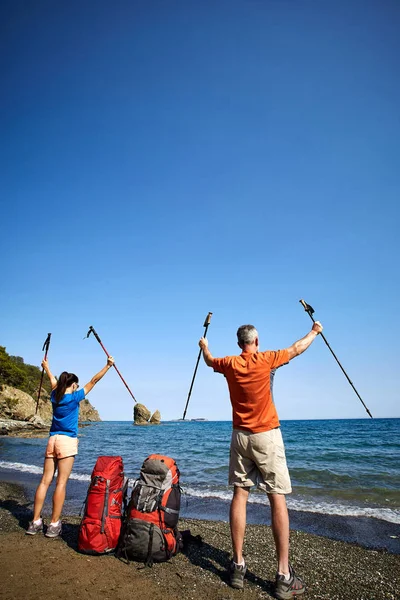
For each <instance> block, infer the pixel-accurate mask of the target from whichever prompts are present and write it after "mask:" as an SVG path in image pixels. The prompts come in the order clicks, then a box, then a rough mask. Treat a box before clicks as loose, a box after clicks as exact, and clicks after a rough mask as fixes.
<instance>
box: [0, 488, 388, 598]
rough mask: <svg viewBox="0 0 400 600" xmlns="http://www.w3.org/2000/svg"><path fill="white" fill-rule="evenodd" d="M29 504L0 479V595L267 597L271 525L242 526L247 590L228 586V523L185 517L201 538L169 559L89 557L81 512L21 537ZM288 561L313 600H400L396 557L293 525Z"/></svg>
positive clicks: (185, 523)
mask: <svg viewBox="0 0 400 600" xmlns="http://www.w3.org/2000/svg"><path fill="white" fill-rule="evenodd" d="M31 508H32V506H31V504H30V503H29V502H28V501H27V499H26V497H25V496H24V493H23V490H22V488H20V487H19V486H17V485H15V484H10V483H4V482H0V536H1V537H0V559H1V564H2V584H1V587H0V598H2V599H3V598H4V600H14V599H15V598H17V597H19V598H23V599H27V600H31V599H32V600H33V599H34V598H35V599H37V598H38V597H39V598H40V597H46V598H47V599H50V600H51V599H53V598H54V599H56V598H70V597H74V600H84V599H85V600H92V599H93V600H98V598H99V596H101V597H102V598H103V599H108V598H110V600H111V599H112V600H128V598H129V600H131V599H132V595H133V596H134V597H139V598H140V599H141V600H150V599H152V600H158V599H161V598H163V600H169V599H170V598H171V599H172V598H174V599H176V598H177V597H179V598H182V599H184V600H189V599H193V600H194V599H197V598H200V599H202V598H207V600H228V599H229V600H234V599H237V598H242V599H244V600H245V599H253V598H254V599H255V598H266V599H267V598H272V597H273V579H274V574H275V551H274V543H273V537H272V531H271V529H270V527H267V526H261V525H250V526H248V528H247V531H246V542H245V554H246V562H247V565H248V571H247V577H246V583H245V590H244V592H241V591H237V590H233V589H231V588H230V587H229V586H228V585H227V582H226V567H227V565H228V563H229V559H230V551H231V543H230V535H229V526H228V524H227V523H222V522H214V521H200V520H192V519H182V520H181V521H180V529H181V530H185V529H190V531H191V533H192V535H193V536H197V535H199V536H201V539H202V541H201V542H197V543H196V542H192V543H190V544H189V545H188V547H187V548H186V549H185V551H184V553H183V554H179V555H178V556H176V557H175V558H174V559H172V560H171V561H170V562H168V563H163V564H158V565H154V566H153V568H151V569H149V568H143V565H140V564H138V563H134V562H131V563H130V564H126V563H125V562H123V561H121V560H118V559H116V558H115V557H113V556H101V557H87V556H85V555H82V554H79V553H78V552H77V550H76V543H77V534H78V526H79V522H80V519H79V517H73V516H71V517H66V518H65V519H64V520H63V523H64V525H63V535H62V539H56V540H49V539H47V538H45V537H44V536H43V535H37V536H35V537H33V536H32V537H31V536H26V535H25V534H24V529H25V527H26V526H27V523H28V520H29V518H31ZM291 560H292V563H293V565H294V566H295V568H296V570H297V571H298V573H299V575H301V577H302V578H303V579H304V580H305V582H306V583H307V586H308V589H307V593H306V594H305V595H304V596H303V597H305V598H308V599H318V600H400V592H399V591H398V590H399V587H400V577H399V575H400V556H399V555H395V554H389V553H387V552H385V551H377V550H366V549H364V548H361V547H359V546H356V545H353V544H347V543H345V542H339V541H334V540H330V539H327V538H323V537H320V536H315V535H311V534H308V533H303V532H299V531H292V532H291Z"/></svg>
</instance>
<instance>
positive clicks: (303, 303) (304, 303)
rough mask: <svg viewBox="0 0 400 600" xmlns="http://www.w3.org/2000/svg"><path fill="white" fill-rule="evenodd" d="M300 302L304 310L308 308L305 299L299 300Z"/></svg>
mask: <svg viewBox="0 0 400 600" xmlns="http://www.w3.org/2000/svg"><path fill="white" fill-rule="evenodd" d="M299 302H300V304H301V305H302V306H303V308H304V310H307V302H305V301H304V300H299Z"/></svg>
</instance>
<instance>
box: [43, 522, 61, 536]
mask: <svg viewBox="0 0 400 600" xmlns="http://www.w3.org/2000/svg"><path fill="white" fill-rule="evenodd" d="M44 535H45V536H46V537H48V538H56V537H59V536H60V535H61V521H58V523H56V525H53V524H52V523H50V525H49V526H48V528H47V531H46V533H45V534H44Z"/></svg>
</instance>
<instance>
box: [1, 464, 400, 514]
mask: <svg viewBox="0 0 400 600" xmlns="http://www.w3.org/2000/svg"><path fill="white" fill-rule="evenodd" d="M0 469H6V470H10V471H19V472H22V473H32V474H33V475H41V474H42V468H41V467H38V466H36V465H27V464H24V463H18V462H7V461H3V460H0ZM70 478H71V479H75V480H77V481H90V475H89V474H87V473H74V472H72V473H71V476H70ZM184 492H185V493H186V495H187V496H191V497H193V498H216V499H218V500H225V501H230V500H231V498H232V492H231V491H228V490H227V491H224V490H198V489H194V488H191V487H185V488H184ZM249 502H250V503H252V504H265V503H266V498H265V496H264V494H251V495H250V498H249ZM287 504H288V507H289V508H290V509H291V510H296V511H302V512H311V513H318V514H324V515H337V516H340V517H372V518H375V519H382V520H383V521H388V522H389V523H397V524H400V510H398V509H394V508H372V507H367V506H365V507H362V506H351V505H345V504H334V503H330V502H316V501H307V500H300V499H296V498H292V497H290V496H288V497H287Z"/></svg>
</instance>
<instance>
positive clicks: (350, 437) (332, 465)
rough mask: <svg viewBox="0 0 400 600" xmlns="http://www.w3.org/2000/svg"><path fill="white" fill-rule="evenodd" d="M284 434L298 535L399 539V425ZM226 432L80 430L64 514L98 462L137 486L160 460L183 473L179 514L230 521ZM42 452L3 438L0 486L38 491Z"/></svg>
mask: <svg viewBox="0 0 400 600" xmlns="http://www.w3.org/2000/svg"><path fill="white" fill-rule="evenodd" d="M281 428H282V434H283V438H284V442H285V447H286V458H287V462H288V466H289V472H290V476H291V480H292V486H293V493H292V494H291V495H290V496H288V499H287V502H288V507H289V509H290V514H291V519H292V521H293V517H294V518H296V513H298V515H297V517H298V519H297V521H298V522H300V523H301V522H307V523H308V526H304V527H301V526H300V528H305V529H309V530H310V524H312V523H313V522H315V517H316V515H324V516H325V517H326V518H325V523H326V522H329V517H333V516H336V517H346V518H349V517H358V518H362V519H364V521H363V522H365V519H367V518H368V519H375V520H379V521H380V522H381V523H382V522H385V523H386V526H387V529H388V532H389V533H393V535H391V536H389V537H390V538H391V539H392V540H398V539H399V536H398V535H397V534H399V533H400V532H399V527H398V526H399V524H400V419H373V420H371V419H343V420H302V421H282V422H281ZM231 429H232V424H231V422H228V421H201V422H198V421H197V422H193V421H177V422H164V423H162V424H161V425H158V426H144V427H137V426H133V424H132V422H125V421H124V422H116V421H104V422H100V423H95V424H93V425H91V426H88V427H85V428H81V429H80V435H79V455H78V456H77V458H76V460H75V465H74V469H73V473H72V475H71V483H72V481H74V482H75V484H73V485H71V486H70V489H69V492H68V497H67V502H66V510H69V511H70V512H76V510H77V507H78V506H79V505H80V504H81V502H82V500H83V499H84V497H85V492H86V488H87V485H88V482H89V480H90V473H91V471H92V469H93V466H94V464H95V462H96V459H97V457H98V456H100V455H121V456H122V457H123V460H124V464H125V474H126V476H127V477H129V479H130V481H131V482H133V481H134V480H135V479H136V478H137V477H138V474H139V470H140V467H141V465H142V463H143V461H144V459H145V458H146V457H147V456H148V455H149V454H152V453H158V454H166V455H168V456H171V457H173V458H174V459H175V460H176V462H177V464H178V466H179V469H180V471H181V484H182V486H183V489H184V500H183V508H182V510H183V513H184V514H186V515H187V516H191V517H200V518H211V519H212V518H214V519H215V518H219V519H227V518H228V517H227V515H228V507H229V501H230V499H231V497H232V490H231V488H230V487H229V486H228V461H229V444H230V436H231ZM46 443H47V439H37V438H7V437H2V438H0V479H1V478H2V474H3V475H7V478H8V479H10V477H11V478H12V480H14V481H16V482H18V481H21V482H22V481H23V482H24V483H26V481H27V476H29V475H30V476H32V475H34V476H36V477H31V479H32V480H35V481H36V483H37V480H38V478H39V475H40V474H41V473H42V465H43V455H44V449H45V447H46ZM28 479H29V477H28ZM249 503H250V505H249V517H250V520H251V521H252V522H265V520H266V512H265V505H266V504H268V503H267V502H266V498H265V494H264V493H262V492H261V491H259V490H257V489H254V491H253V492H252V493H251V494H250V499H249ZM305 515H306V516H307V515H308V519H307V518H306V519H305ZM300 517H301V518H300ZM327 519H328V520H327ZM347 522H349V521H347ZM336 523H337V520H336ZM336 529H337V526H336ZM311 530H312V528H311ZM317 532H318V531H317ZM338 537H342V538H343V537H346V536H343V535H339V536H338ZM394 543H395V542H394Z"/></svg>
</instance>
